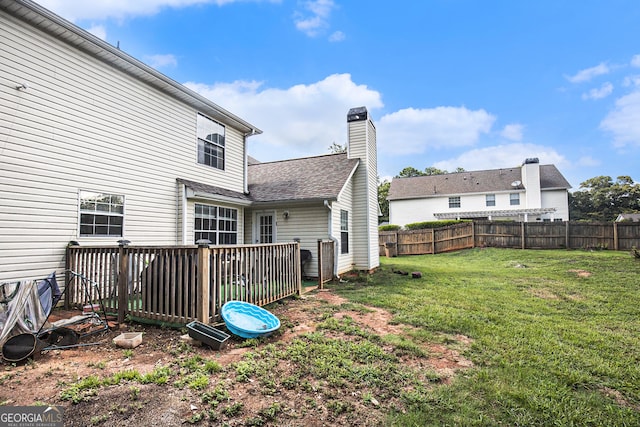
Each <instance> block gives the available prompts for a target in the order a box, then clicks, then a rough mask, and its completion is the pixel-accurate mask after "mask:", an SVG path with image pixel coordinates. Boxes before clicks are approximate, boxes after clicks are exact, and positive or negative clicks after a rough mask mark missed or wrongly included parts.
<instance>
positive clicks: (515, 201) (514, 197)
mask: <svg viewBox="0 0 640 427" xmlns="http://www.w3.org/2000/svg"><path fill="white" fill-rule="evenodd" d="M509 202H510V204H511V206H517V205H519V204H520V193H511V194H509Z"/></svg>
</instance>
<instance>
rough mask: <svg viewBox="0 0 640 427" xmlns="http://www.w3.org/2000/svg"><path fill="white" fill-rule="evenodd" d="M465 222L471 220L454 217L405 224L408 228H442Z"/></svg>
mask: <svg viewBox="0 0 640 427" xmlns="http://www.w3.org/2000/svg"><path fill="white" fill-rule="evenodd" d="M465 222H471V220H468V219H461V220H457V219H452V220H443V221H425V222H413V223H411V224H407V225H405V226H404V228H406V229H407V230H422V229H425V228H440V227H447V226H449V225H455V224H462V223H465Z"/></svg>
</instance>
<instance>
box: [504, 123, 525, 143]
mask: <svg viewBox="0 0 640 427" xmlns="http://www.w3.org/2000/svg"><path fill="white" fill-rule="evenodd" d="M523 130H524V126H522V125H521V124H517V123H513V124H510V125H506V126H505V127H504V128H503V129H502V131H501V132H500V135H501V136H502V137H503V138H506V139H508V140H510V141H521V140H522V131H523Z"/></svg>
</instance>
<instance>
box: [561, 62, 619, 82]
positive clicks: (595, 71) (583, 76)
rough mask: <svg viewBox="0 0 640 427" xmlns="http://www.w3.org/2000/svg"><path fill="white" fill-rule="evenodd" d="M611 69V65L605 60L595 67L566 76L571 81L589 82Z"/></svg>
mask: <svg viewBox="0 0 640 427" xmlns="http://www.w3.org/2000/svg"><path fill="white" fill-rule="evenodd" d="M610 71H611V69H610V68H609V66H608V65H607V64H605V63H604V62H601V63H600V64H598V65H596V66H595V67H591V68H587V69H584V70H581V71H578V72H577V73H576V74H575V75H573V76H565V78H566V79H567V80H569V81H570V82H571V83H582V82H588V81H589V80H591V79H593V78H594V77H597V76H601V75H603V74H609V72H610Z"/></svg>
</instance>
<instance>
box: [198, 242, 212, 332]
mask: <svg viewBox="0 0 640 427" xmlns="http://www.w3.org/2000/svg"><path fill="white" fill-rule="evenodd" d="M210 255H211V254H210V250H209V244H208V243H206V242H200V243H198V275H197V277H198V282H197V285H196V298H197V300H196V319H197V320H198V321H200V322H202V323H209V298H210V295H209V280H210V278H209V276H210V274H209V273H210V270H211V265H210V263H209V261H210V259H211V256H210Z"/></svg>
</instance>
